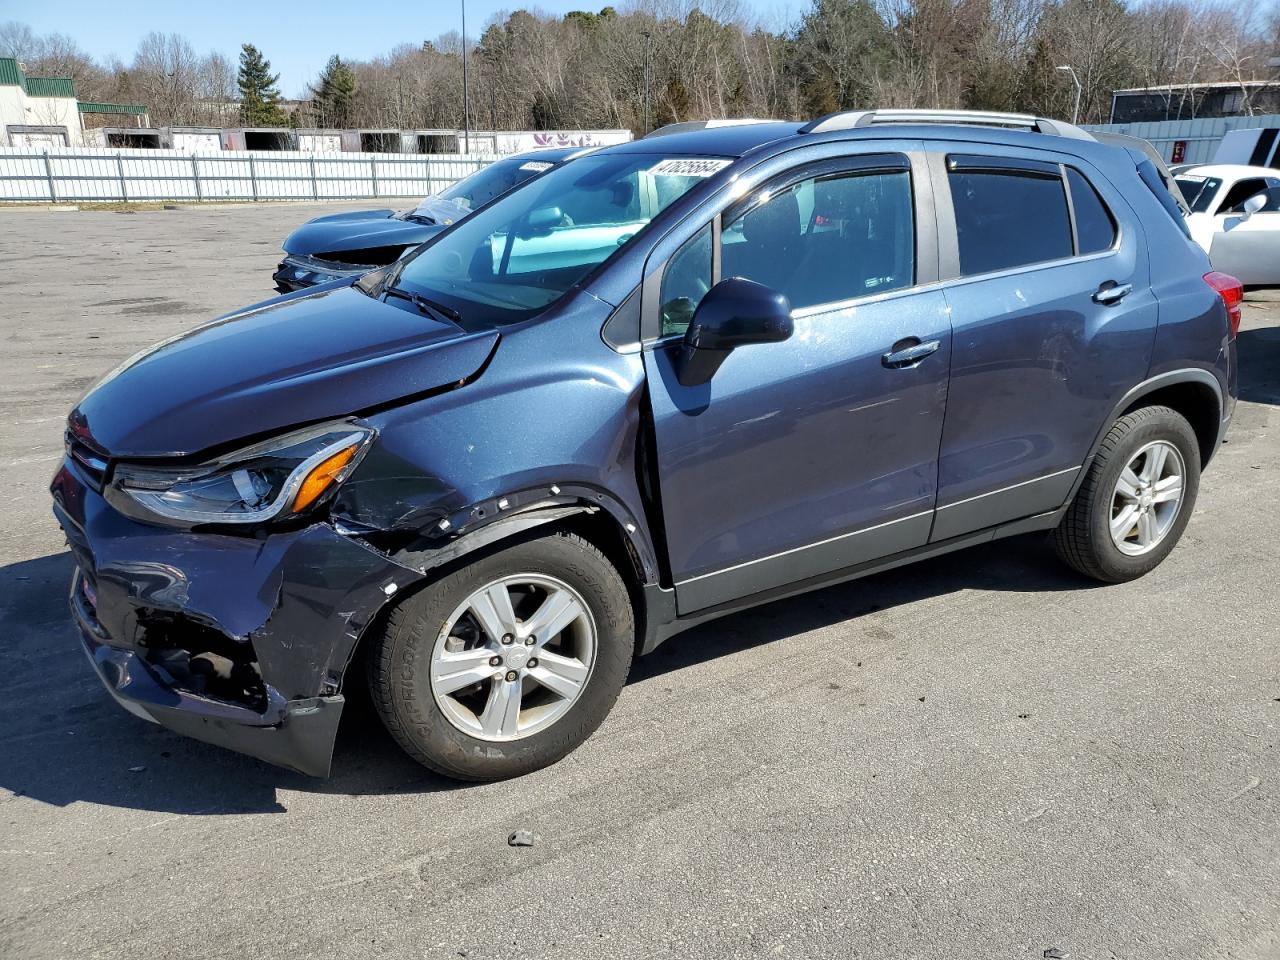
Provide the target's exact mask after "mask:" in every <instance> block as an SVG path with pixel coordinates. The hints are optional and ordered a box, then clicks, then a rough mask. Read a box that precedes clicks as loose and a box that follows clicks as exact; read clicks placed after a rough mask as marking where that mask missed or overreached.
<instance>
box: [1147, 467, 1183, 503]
mask: <svg viewBox="0 0 1280 960" xmlns="http://www.w3.org/2000/svg"><path fill="white" fill-rule="evenodd" d="M1151 499H1152V501H1153V502H1154V503H1172V502H1173V501H1175V500H1181V499H1182V478H1181V477H1179V476H1177V475H1176V474H1175V475H1174V476H1172V477H1165V478H1164V479H1163V480H1161V481H1160V482H1159V483H1157V484H1156V488H1155V492H1154V495H1153V496H1152V498H1151Z"/></svg>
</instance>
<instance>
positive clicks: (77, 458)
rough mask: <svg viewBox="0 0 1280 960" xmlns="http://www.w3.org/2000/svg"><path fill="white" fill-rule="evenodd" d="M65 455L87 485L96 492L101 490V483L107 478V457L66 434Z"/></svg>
mask: <svg viewBox="0 0 1280 960" xmlns="http://www.w3.org/2000/svg"><path fill="white" fill-rule="evenodd" d="M67 456H68V457H70V458H71V460H72V462H73V463H74V464H75V465H76V469H77V471H78V472H79V473H80V475H81V476H82V477H83V478H84V480H85V482H86V483H88V484H89V486H91V487H93V489H94V490H95V491H97V492H98V493H101V492H102V484H103V483H104V482H105V480H106V478H107V458H106V457H103V456H101V455H100V454H98V453H96V452H95V451H94V450H93V449H91V448H90V447H89V446H88V445H86V444H84V443H81V442H80V441H79V440H77V439H75V438H74V437H72V436H71V435H70V434H68V435H67Z"/></svg>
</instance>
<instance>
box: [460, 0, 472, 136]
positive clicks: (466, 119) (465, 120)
mask: <svg viewBox="0 0 1280 960" xmlns="http://www.w3.org/2000/svg"><path fill="white" fill-rule="evenodd" d="M462 152H463V153H470V152H471V114H470V103H469V102H468V100H467V0H462Z"/></svg>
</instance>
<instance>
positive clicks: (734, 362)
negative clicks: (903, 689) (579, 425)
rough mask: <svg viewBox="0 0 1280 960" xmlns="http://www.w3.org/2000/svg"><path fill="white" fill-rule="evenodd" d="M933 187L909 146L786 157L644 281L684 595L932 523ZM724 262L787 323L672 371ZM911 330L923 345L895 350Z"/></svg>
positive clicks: (839, 562)
mask: <svg viewBox="0 0 1280 960" xmlns="http://www.w3.org/2000/svg"><path fill="white" fill-rule="evenodd" d="M929 189H930V187H929V181H928V178H927V173H926V172H925V171H924V168H923V166H922V165H917V163H913V161H912V160H911V159H910V158H909V157H908V156H907V155H906V154H882V155H874V156H855V157H843V158H839V159H836V160H824V161H818V162H814V163H810V164H807V165H804V166H800V167H796V168H793V169H792V170H790V171H787V172H786V173H785V174H782V175H781V176H778V177H776V178H774V179H772V180H769V181H767V182H766V183H764V184H763V185H762V186H761V187H760V188H758V189H755V190H753V191H751V192H750V193H749V194H748V195H747V196H745V197H743V198H741V199H740V200H737V201H735V202H733V203H732V204H731V205H730V206H729V207H728V208H727V209H725V210H724V211H723V212H722V213H721V214H720V215H719V216H717V217H716V218H715V220H714V222H712V223H710V224H707V225H706V226H704V227H703V228H702V229H701V230H699V231H698V232H697V233H696V234H694V235H693V236H692V237H690V238H689V239H687V240H686V241H685V242H684V243H683V245H682V246H680V248H679V249H678V250H677V251H675V252H674V253H673V254H672V255H671V256H670V257H669V258H668V259H667V260H666V262H665V263H664V264H662V265H661V266H660V267H658V268H657V269H658V270H660V271H661V280H660V283H657V282H654V283H651V282H650V281H649V280H646V283H645V288H644V289H645V306H644V309H645V310H659V309H660V311H661V314H662V328H661V336H659V337H658V338H657V340H656V341H655V342H652V343H650V344H647V345H646V347H645V352H644V359H645V367H646V372H647V375H648V383H649V393H650V400H651V404H652V410H653V419H654V430H655V434H656V442H657V458H658V475H659V477H660V494H661V501H662V511H663V517H664V522H665V534H666V540H667V548H668V555H669V557H670V561H671V568H672V574H673V578H674V580H675V589H676V601H677V605H678V608H679V610H680V613H682V614H685V613H689V612H692V611H696V610H702V609H707V608H710V607H715V606H718V605H721V604H726V603H731V602H733V601H735V600H738V599H740V598H743V597H746V596H750V595H759V594H767V593H768V592H769V591H773V590H777V591H783V590H785V589H786V588H787V587H788V586H790V585H794V584H797V583H799V582H801V581H804V580H807V579H809V578H814V577H820V576H822V575H824V574H827V573H830V572H832V571H837V570H842V569H845V568H849V567H853V566H856V565H858V564H861V563H865V562H867V561H871V560H874V559H877V558H879V557H883V556H886V555H888V554H892V553H896V552H899V551H902V550H907V549H910V548H912V547H918V546H921V545H923V544H924V543H926V541H927V540H928V538H929V531H930V525H931V523H932V519H933V511H934V506H935V503H936V499H937V482H938V446H939V441H940V438H941V432H942V418H943V411H944V409H945V405H946V395H947V383H948V370H949V363H950V353H951V331H950V324H949V320H948V314H947V308H946V302H945V300H944V298H943V295H942V293H941V292H940V291H939V290H938V289H936V287H929V286H925V284H928V283H929V281H931V280H933V279H935V278H936V269H937V260H936V232H935V230H934V228H933V227H932V223H933V217H932V209H931V206H930V204H931V195H930V194H929V193H928V191H929ZM922 211H924V212H925V213H927V216H922V215H921V213H922ZM651 273H652V270H651ZM730 276H742V277H746V278H747V279H751V280H756V281H757V282H760V283H764V284H766V285H768V286H770V287H772V288H774V289H775V290H778V291H781V292H783V293H785V294H786V295H787V296H788V298H789V299H790V301H791V304H792V307H793V314H792V316H793V322H794V332H793V334H792V336H791V338H790V339H789V340H787V341H785V342H782V343H773V344H760V345H753V346H746V347H740V348H738V349H737V350H735V351H733V352H732V353H731V354H730V355H729V356H728V358H727V359H726V360H725V361H724V363H723V365H722V366H721V367H720V368H719V369H718V370H717V371H716V373H715V374H714V376H712V378H711V380H710V381H709V382H707V383H704V384H700V385H698V386H690V387H686V386H682V385H681V384H680V383H679V380H678V379H677V375H676V364H677V363H679V352H680V345H681V339H682V334H683V332H684V328H685V327H686V326H687V325H688V322H689V319H690V318H691V316H692V313H693V311H694V310H695V309H696V307H697V304H698V302H699V301H700V300H701V298H702V296H703V295H704V294H705V293H706V292H707V290H708V289H710V287H711V286H712V285H713V284H714V283H715V282H717V281H718V280H719V279H721V278H722V277H730ZM651 290H657V291H658V296H657V297H656V301H657V302H656V303H655V302H653V300H654V298H652V297H650V291H651ZM922 345H923V346H924V348H925V351H924V355H923V356H922V357H921V358H920V359H918V360H916V361H914V362H900V360H899V359H895V351H898V352H901V351H903V350H904V349H907V348H909V347H912V346H916V347H919V346H922Z"/></svg>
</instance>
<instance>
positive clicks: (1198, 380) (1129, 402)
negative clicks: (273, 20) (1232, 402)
mask: <svg viewBox="0 0 1280 960" xmlns="http://www.w3.org/2000/svg"><path fill="white" fill-rule="evenodd" d="M1183 383H1195V384H1200V385H1202V386H1206V387H1208V388H1209V389H1210V390H1212V391H1213V395H1214V398H1215V399H1216V400H1217V404H1218V411H1217V414H1216V422H1217V423H1218V436H1217V437H1216V439H1215V440H1214V444H1213V449H1214V450H1216V449H1217V448H1218V446H1219V445H1220V444H1221V443H1222V437H1223V434H1224V433H1225V432H1226V421H1224V420H1223V416H1224V410H1225V403H1224V400H1223V390H1222V383H1221V381H1219V380H1218V377H1217V376H1216V375H1215V374H1214V372H1213V371H1212V370H1210V369H1208V368H1206V367H1183V368H1180V369H1178V370H1168V371H1166V372H1165V373H1160V374H1157V375H1156V376H1154V377H1148V378H1147V379H1146V380H1143V381H1142V382H1141V383H1138V384H1135V385H1134V386H1132V387H1130V388H1129V389H1128V390H1127V391H1125V393H1124V395H1123V396H1122V397H1121V398H1120V399H1119V400H1118V401H1116V403H1115V405H1114V406H1113V407H1112V408H1111V413H1110V414H1109V415H1108V416H1107V418H1106V419H1105V420H1104V421H1103V423H1102V425H1101V427H1099V429H1098V433H1097V436H1095V437H1094V439H1093V443H1092V444H1090V446H1089V455H1088V456H1087V457H1085V460H1084V463H1083V464H1082V465H1081V468H1080V473H1079V474H1078V475H1077V476H1076V480H1075V483H1073V484H1072V485H1071V493H1070V494H1069V495H1068V496H1067V499H1066V503H1067V504H1070V503H1071V501H1072V500H1074V499H1075V496H1076V493H1077V492H1078V491H1079V489H1080V485H1081V484H1082V483H1084V480H1085V477H1086V476H1088V473H1089V467H1090V466H1092V465H1093V458H1094V457H1095V456H1097V453H1098V448H1099V447H1101V446H1102V441H1103V440H1105V439H1106V437H1107V433H1108V432H1109V431H1110V430H1111V427H1112V426H1113V425H1114V424H1115V422H1116V421H1117V420H1119V419H1120V417H1121V416H1122V415H1123V414H1124V412H1125V411H1126V410H1128V409H1129V408H1130V407H1132V406H1133V405H1134V403H1136V402H1137V401H1139V400H1141V399H1142V398H1143V397H1145V396H1149V395H1151V394H1153V393H1155V392H1156V391H1157V390H1163V389H1164V388H1165V387H1173V386H1177V385H1178V384H1183ZM1206 462H1207V458H1206ZM1202 466H1203V464H1202Z"/></svg>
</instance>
